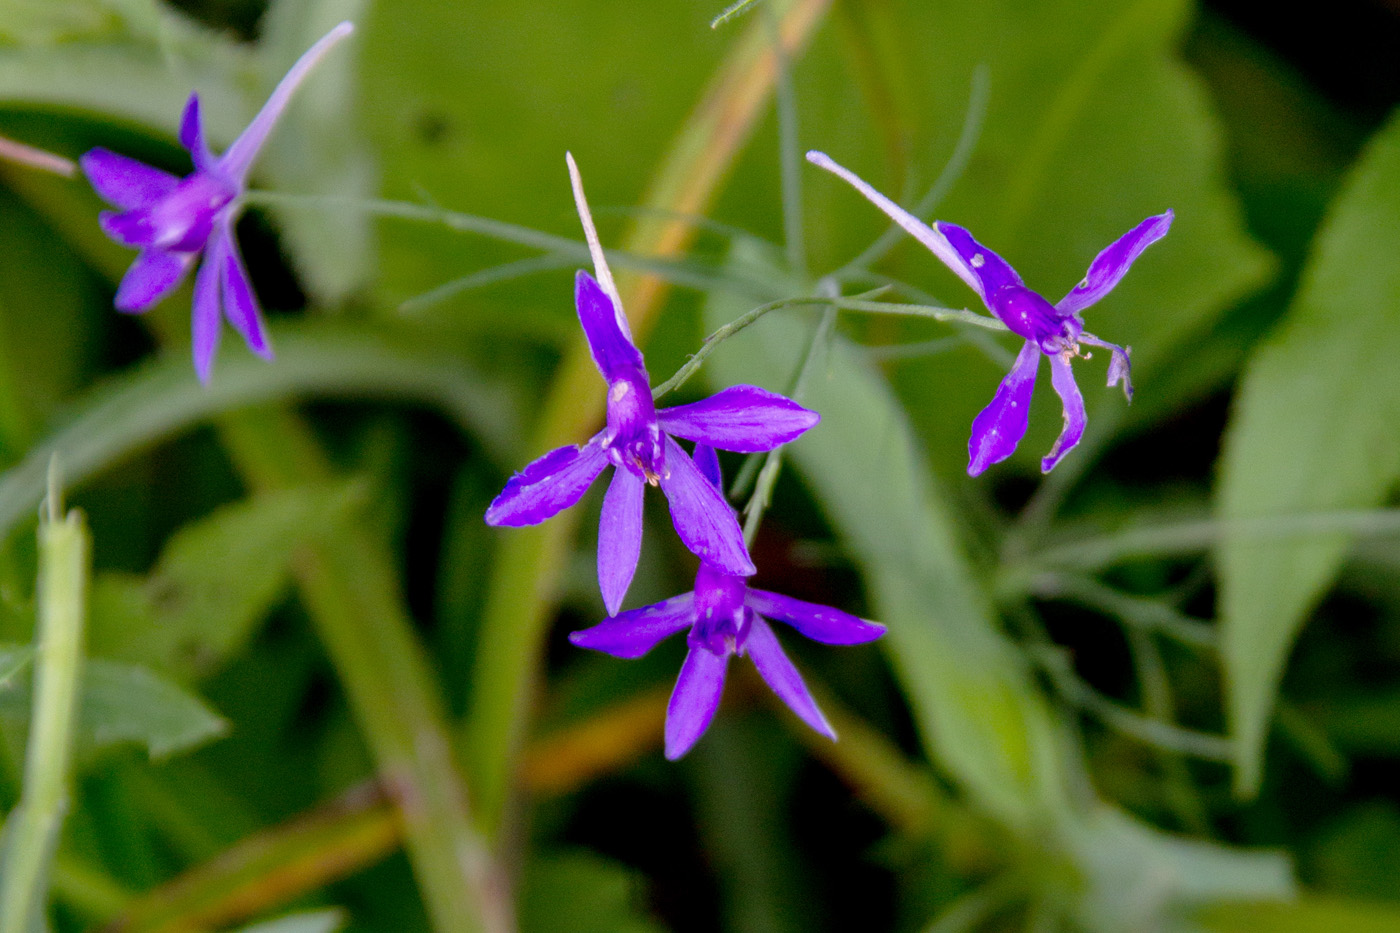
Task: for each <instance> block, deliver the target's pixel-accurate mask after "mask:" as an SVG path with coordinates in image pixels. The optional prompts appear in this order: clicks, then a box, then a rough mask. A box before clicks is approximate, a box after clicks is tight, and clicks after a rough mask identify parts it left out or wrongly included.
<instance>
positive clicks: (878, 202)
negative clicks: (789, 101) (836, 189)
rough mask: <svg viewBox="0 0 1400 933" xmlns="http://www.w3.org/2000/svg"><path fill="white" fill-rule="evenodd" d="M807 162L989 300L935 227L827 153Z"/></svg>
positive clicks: (812, 156)
mask: <svg viewBox="0 0 1400 933" xmlns="http://www.w3.org/2000/svg"><path fill="white" fill-rule="evenodd" d="M807 161H808V162H811V163H812V164H813V165H815V166H817V167H819V168H824V169H826V170H827V171H828V172H830V173H831V174H833V175H835V176H836V177H837V178H840V179H842V180H844V181H845V182H846V183H847V184H849V185H850V186H851V187H852V188H855V189H856V190H857V191H859V192H860V193H861V194H863V195H865V197H866V199H867V200H868V201H870V203H872V204H874V205H875V206H876V207H878V208H879V209H880V210H882V211H884V212H885V213H886V214H888V215H889V217H890V219H891V220H893V221H894V222H895V223H897V224H899V225H900V226H901V227H903V228H904V230H905V232H907V233H908V234H909V235H910V236H912V237H913V238H914V239H916V240H918V241H919V242H920V243H922V244H924V246H926V247H927V248H928V249H929V251H930V252H932V253H933V255H934V256H936V257H938V259H939V261H940V262H942V263H943V265H945V266H947V267H948V268H949V269H951V270H952V271H953V274H954V275H956V276H957V277H958V278H960V279H962V280H963V281H964V282H966V283H967V286H968V288H971V289H972V290H973V291H974V292H976V293H977V295H978V297H980V298H981V299H982V300H984V301H985V300H986V298H987V296H986V294H985V293H984V292H983V290H982V282H981V281H980V280H979V279H978V277H977V275H976V274H975V273H974V271H973V269H972V268H971V267H970V266H969V265H968V264H967V262H966V261H965V260H964V259H963V257H962V256H961V255H959V254H958V252H957V250H955V249H953V247H952V246H951V245H950V244H949V243H948V240H947V239H946V238H945V237H944V235H943V234H942V233H940V232H939V231H938V229H937V228H936V226H934V227H930V226H929V225H928V224H926V223H924V222H923V221H922V220H920V219H919V218H917V217H915V216H914V215H913V214H911V213H909V212H908V211H906V210H905V209H904V208H902V207H900V206H899V205H898V204H896V203H894V202H893V201H891V200H890V199H889V198H887V197H885V196H884V195H883V194H881V193H880V192H878V191H876V190H875V189H874V188H872V187H870V185H869V184H867V183H866V182H865V181H863V180H862V179H861V178H860V176H858V175H856V173H855V172H852V171H851V170H850V169H848V168H845V167H844V166H841V165H838V164H837V163H836V162H834V161H832V158H831V156H829V155H827V154H826V153H824V152H809V153H807Z"/></svg>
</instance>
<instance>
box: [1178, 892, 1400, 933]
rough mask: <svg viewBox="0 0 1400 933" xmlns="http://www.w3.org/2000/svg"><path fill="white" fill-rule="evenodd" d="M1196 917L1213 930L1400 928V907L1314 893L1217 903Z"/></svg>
mask: <svg viewBox="0 0 1400 933" xmlns="http://www.w3.org/2000/svg"><path fill="white" fill-rule="evenodd" d="M1196 920H1197V923H1198V925H1199V928H1200V929H1202V930H1206V931H1209V933H1258V931H1259V930H1268V931H1269V933H1335V931H1337V930H1345V931H1346V933H1393V931H1395V930H1397V929H1400V908H1397V907H1395V906H1394V905H1392V904H1373V903H1368V902H1366V901H1357V900H1347V899H1345V898H1338V897H1321V896H1316V895H1313V896H1308V897H1305V898H1303V899H1302V900H1300V901H1298V903H1296V904H1238V905H1234V904H1232V905H1228V906H1223V907H1213V908H1211V909H1210V910H1207V911H1202V912H1201V913H1200V914H1199V915H1198V916H1197V917H1196Z"/></svg>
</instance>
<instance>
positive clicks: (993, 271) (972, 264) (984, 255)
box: [934, 220, 1022, 308]
mask: <svg viewBox="0 0 1400 933" xmlns="http://www.w3.org/2000/svg"><path fill="white" fill-rule="evenodd" d="M934 227H935V228H937V230H938V232H939V233H942V234H943V236H944V237H945V238H946V239H947V241H948V243H949V244H950V245H951V246H952V247H953V249H954V250H955V251H956V252H957V254H958V255H959V256H960V257H962V260H963V261H964V262H966V263H967V267H968V268H969V269H971V270H972V274H973V275H975V276H977V280H978V281H979V282H980V283H981V284H982V289H981V291H982V300H983V301H985V302H986V303H987V306H988V307H989V308H990V307H991V306H992V301H993V299H994V296H995V295H996V293H997V291H998V290H999V289H1002V288H1005V287H1006V286H1008V285H1021V284H1022V282H1021V277H1020V276H1019V275H1017V274H1016V270H1015V269H1013V268H1011V263H1009V262H1007V261H1006V260H1005V259H1002V258H1001V257H1000V256H998V255H997V254H996V253H995V252H993V251H992V250H989V249H987V247H985V246H983V245H982V244H981V243H978V242H977V240H976V239H974V238H973V236H972V234H971V233H969V232H967V230H966V229H965V228H963V227H959V226H958V225H957V224H950V223H948V222H947V221H943V220H940V221H938V222H937V223H936V224H934Z"/></svg>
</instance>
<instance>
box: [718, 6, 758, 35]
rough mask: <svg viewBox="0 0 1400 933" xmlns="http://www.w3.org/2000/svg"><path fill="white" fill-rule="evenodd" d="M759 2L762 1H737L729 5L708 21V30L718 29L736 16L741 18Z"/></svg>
mask: <svg viewBox="0 0 1400 933" xmlns="http://www.w3.org/2000/svg"><path fill="white" fill-rule="evenodd" d="M761 2H762V0H738V2H736V3H731V4H730V5H729V6H727V7H725V8H724V9H723V10H722V11H721V12H720V14H719V15H718V16H716V17H715V18H714V19H712V20H710V28H711V29H718V28H719V27H721V26H723V25H724V24H725V23H727V22H729V21H730V20H731V19H734V18H735V17H736V16H743V15H744V14H745V13H747V12H748V11H749V7H752V6H756V5H757V4H759V3H761Z"/></svg>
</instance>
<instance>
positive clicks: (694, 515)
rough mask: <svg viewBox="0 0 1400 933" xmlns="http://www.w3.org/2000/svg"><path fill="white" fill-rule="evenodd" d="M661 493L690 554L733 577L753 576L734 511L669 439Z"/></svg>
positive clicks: (683, 452)
mask: <svg viewBox="0 0 1400 933" xmlns="http://www.w3.org/2000/svg"><path fill="white" fill-rule="evenodd" d="M661 491H662V492H664V493H666V499H667V500H668V501H669V502H670V504H671V521H672V523H673V524H675V526H676V533H677V534H679V535H680V536H681V541H682V542H683V543H684V544H685V546H686V547H687V548H689V549H690V552H691V553H692V554H694V555H695V556H696V557H698V558H700V559H701V560H702V561H705V562H706V563H709V564H713V565H714V566H716V567H718V568H719V569H720V570H723V571H724V572H725V573H728V574H733V575H734V576H736V577H748V576H752V575H753V573H754V565H753V561H751V560H749V551H748V548H746V547H744V533H743V531H742V530H740V528H739V519H738V517H737V516H736V515H735V514H734V510H733V509H732V508H730V506H729V503H728V502H727V501H725V498H724V495H723V494H722V493H721V492H720V491H719V490H718V489H716V488H715V485H714V484H713V483H711V482H710V481H709V480H707V479H705V477H704V475H702V474H701V472H700V471H699V470H698V469H696V468H695V464H694V463H692V462H691V460H690V458H689V457H687V456H686V454H685V451H684V450H681V446H680V445H679V444H677V443H676V442H675V441H674V440H672V439H671V438H669V437H668V438H666V473H665V475H664V476H662V477H661Z"/></svg>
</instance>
